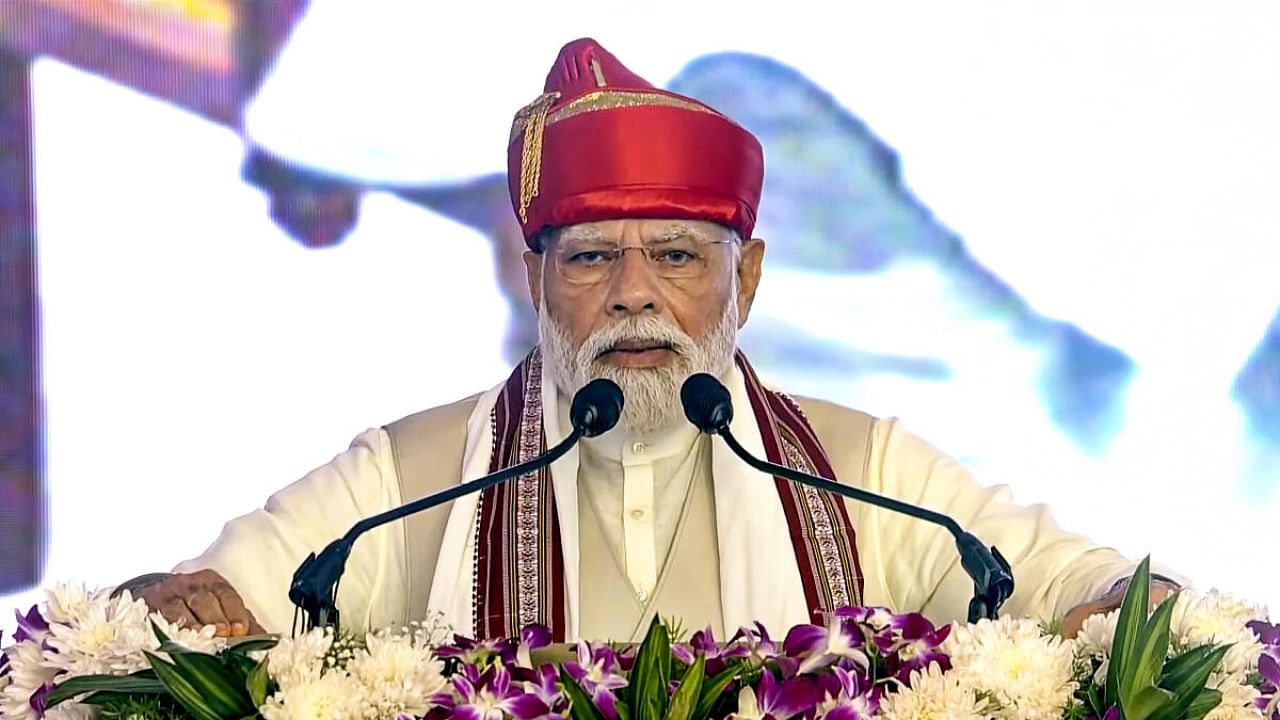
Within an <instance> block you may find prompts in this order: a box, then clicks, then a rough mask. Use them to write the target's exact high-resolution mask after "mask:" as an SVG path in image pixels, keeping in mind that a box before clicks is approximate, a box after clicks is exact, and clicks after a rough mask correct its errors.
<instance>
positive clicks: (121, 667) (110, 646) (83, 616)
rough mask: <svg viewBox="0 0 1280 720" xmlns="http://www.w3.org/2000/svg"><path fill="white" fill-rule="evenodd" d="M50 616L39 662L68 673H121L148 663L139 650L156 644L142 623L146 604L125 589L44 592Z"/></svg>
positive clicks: (151, 647)
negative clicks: (113, 591) (42, 659)
mask: <svg viewBox="0 0 1280 720" xmlns="http://www.w3.org/2000/svg"><path fill="white" fill-rule="evenodd" d="M47 607H48V608H49V613H50V617H56V618H58V620H56V621H53V620H51V621H50V622H49V637H48V638H47V640H46V643H47V645H48V649H47V650H46V651H45V654H44V655H45V662H46V663H48V664H49V665H50V666H51V667H55V668H58V669H59V670H64V671H66V673H67V674H68V675H71V676H77V675H93V674H104V675H126V674H128V673H131V672H134V671H135V670H142V669H144V668H146V667H149V664H148V663H147V659H146V656H145V655H143V651H144V650H151V649H154V648H155V647H156V646H157V645H158V643H157V641H156V639H155V635H154V634H153V633H152V632H151V626H150V625H149V624H148V621H147V614H148V610H147V604H146V603H145V602H143V601H142V600H134V599H133V598H132V597H130V595H129V593H127V592H125V593H121V594H120V595H118V596H116V597H111V596H110V591H109V590H97V591H93V592H83V591H77V590H76V589H74V588H72V587H71V586H67V585H63V586H59V587H56V588H54V590H52V591H50V592H49V594H48V605H47Z"/></svg>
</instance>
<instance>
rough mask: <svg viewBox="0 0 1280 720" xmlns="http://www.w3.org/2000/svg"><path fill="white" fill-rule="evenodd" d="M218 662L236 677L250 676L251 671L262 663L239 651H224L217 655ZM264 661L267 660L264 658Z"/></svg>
mask: <svg viewBox="0 0 1280 720" xmlns="http://www.w3.org/2000/svg"><path fill="white" fill-rule="evenodd" d="M217 657H218V662H220V663H222V666H223V667H225V668H226V669H227V671H228V672H230V673H231V674H233V675H235V676H236V677H243V678H247V677H249V673H251V672H253V671H254V670H256V669H257V668H258V666H259V665H261V664H262V663H260V662H258V661H257V660H254V659H253V658H251V657H249V656H248V655H240V654H238V653H225V652H224V653H222V654H220V655H218V656H217ZM263 662H266V660H265V659H264V660H263Z"/></svg>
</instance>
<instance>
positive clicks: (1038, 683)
mask: <svg viewBox="0 0 1280 720" xmlns="http://www.w3.org/2000/svg"><path fill="white" fill-rule="evenodd" d="M942 651H943V652H945V653H946V654H947V655H949V656H950V657H951V663H952V667H953V670H952V673H953V674H955V675H956V676H957V679H958V680H959V681H960V682H961V683H962V684H965V685H968V686H970V687H973V688H975V689H976V690H978V691H980V692H983V693H985V694H986V695H987V696H988V697H990V698H991V699H992V701H993V702H994V703H995V704H996V705H997V706H998V707H997V709H996V711H995V713H994V716H995V717H999V718H1009V719H1010V720H1040V719H1041V718H1043V719H1045V720H1049V719H1052V720H1057V719H1058V718H1061V717H1062V714H1063V711H1064V710H1065V709H1066V708H1067V707H1069V706H1070V705H1071V704H1072V703H1073V702H1074V700H1073V695H1074V694H1075V691H1076V683H1075V680H1074V675H1075V651H1076V648H1075V643H1074V642H1072V641H1070V640H1064V639H1062V638H1060V637H1057V636H1047V635H1045V634H1044V631H1043V630H1042V629H1041V628H1040V626H1039V624H1037V623H1036V622H1035V621H1034V620H1028V619H1015V618H1001V619H999V620H980V621H979V622H977V623H976V624H974V625H957V626H955V628H954V629H953V630H952V633H951V636H950V637H949V638H947V641H946V642H945V643H943V646H942Z"/></svg>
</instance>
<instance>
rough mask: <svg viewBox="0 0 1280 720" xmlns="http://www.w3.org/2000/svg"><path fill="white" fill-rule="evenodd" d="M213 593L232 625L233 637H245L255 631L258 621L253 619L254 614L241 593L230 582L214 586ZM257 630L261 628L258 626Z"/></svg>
mask: <svg viewBox="0 0 1280 720" xmlns="http://www.w3.org/2000/svg"><path fill="white" fill-rule="evenodd" d="M213 594H214V595H215V596H216V597H217V598H218V603H219V604H220V605H221V606H222V613H223V615H224V616H225V617H226V618H227V623H228V624H229V625H230V628H231V636H232V637H243V636H245V635H248V634H250V632H253V631H254V628H255V627H257V625H258V621H257V620H254V619H253V614H252V613H250V612H249V609H248V608H246V607H245V606H244V601H243V600H241V599H240V594H239V593H237V592H236V591H235V589H234V588H232V587H231V585H230V584H228V583H223V584H221V585H218V586H216V587H214V588H213ZM257 630H258V631H261V628H260V627H258V628H257ZM255 634H256V633H255Z"/></svg>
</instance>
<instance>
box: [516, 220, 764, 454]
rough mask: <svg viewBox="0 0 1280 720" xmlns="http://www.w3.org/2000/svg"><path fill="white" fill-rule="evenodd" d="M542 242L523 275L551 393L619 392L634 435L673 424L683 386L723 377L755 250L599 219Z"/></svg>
mask: <svg viewBox="0 0 1280 720" xmlns="http://www.w3.org/2000/svg"><path fill="white" fill-rule="evenodd" d="M551 235H552V238H551V240H550V242H549V243H548V247H546V248H545V249H544V253H543V254H536V253H532V252H530V253H526V254H525V265H526V268H527V270H528V279H529V291H530V294H531V295H532V297H533V301H534V305H535V306H536V307H537V308H538V312H539V329H540V332H541V340H542V344H543V350H544V358H545V362H547V363H548V367H549V368H550V370H551V371H552V375H553V377H555V378H556V381H557V383H558V384H559V385H560V386H561V389H562V390H563V391H564V392H566V393H573V392H576V391H577V389H578V388H580V387H581V386H582V385H585V384H586V382H589V381H590V380H592V379H594V378H596V377H608V378H610V379H612V380H614V381H615V382H618V383H619V385H621V386H622V389H623V394H624V396H625V397H626V400H627V405H626V407H625V409H624V415H623V424H624V426H629V429H630V430H632V431H633V432H649V431H652V430H655V429H658V428H659V427H662V426H663V425H665V424H667V423H669V422H672V421H673V420H674V419H678V417H679V401H678V398H679V384H680V383H682V382H683V381H684V378H686V377H688V375H690V374H692V373H694V372H712V373H715V374H719V373H722V372H723V371H724V370H725V369H727V366H728V363H729V362H731V360H732V353H733V348H734V344H735V339H736V333H737V330H738V328H739V327H740V326H741V324H742V323H743V322H745V321H746V317H747V314H748V312H749V310H750V307H751V301H752V299H753V298H754V296H755V289H756V285H757V284H758V282H759V279H760V265H761V261H762V260H763V256H764V243H763V242H762V241H760V240H750V241H747V242H746V243H739V241H738V240H737V239H736V236H735V235H734V233H732V232H731V231H730V230H728V229H726V228H724V227H722V226H720V225H716V224H714V223H709V222H701V221H690V220H660V219H628V220H608V221H601V222H592V223H582V224H579V225H573V226H569V227H566V228H562V229H560V230H559V231H557V232H555V233H552V234H551ZM641 248H644V250H641ZM620 249H621V250H622V252H621V253H619V252H618V251H619V250H620ZM673 413H674V415H673Z"/></svg>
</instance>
